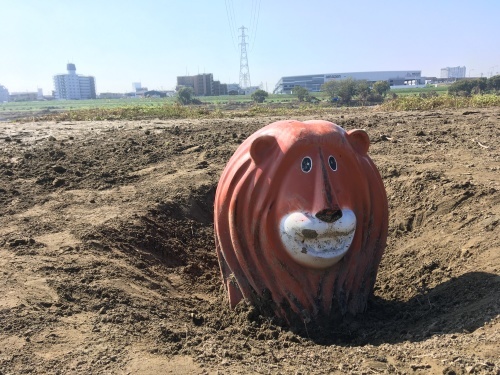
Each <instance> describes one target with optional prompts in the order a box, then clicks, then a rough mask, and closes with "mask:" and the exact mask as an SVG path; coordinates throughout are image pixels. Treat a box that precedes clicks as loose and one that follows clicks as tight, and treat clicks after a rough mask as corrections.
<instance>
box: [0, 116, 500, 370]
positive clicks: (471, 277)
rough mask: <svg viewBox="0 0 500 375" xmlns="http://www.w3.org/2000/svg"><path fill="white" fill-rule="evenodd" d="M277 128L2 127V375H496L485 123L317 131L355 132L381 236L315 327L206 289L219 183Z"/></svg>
mask: <svg viewBox="0 0 500 375" xmlns="http://www.w3.org/2000/svg"><path fill="white" fill-rule="evenodd" d="M278 119H281V118H251V119H227V120H176V121H141V122H127V121H115V122H78V123H70V122H61V123H54V122H52V123H40V122H34V123H16V124H14V123H0V295H1V296H2V297H1V298H0V374H2V375H6V374H23V373H33V374H46V373H53V374H70V373H82V374H89V373H92V374H115V373H117V374H122V373H123V374H160V373H167V374H168V373H172V374H182V373H185V374H193V373H194V374H196V373H216V372H217V371H219V372H220V373H227V374H234V373H240V374H250V373H266V374H267V373H283V374H289V373H292V374H293V373H295V374H330V373H339V374H340V373H353V374H372V373H375V374H376V373H394V374H406V373H407V374H429V373H432V374H468V373H474V374H498V373H500V360H499V358H500V348H499V346H500V277H499V273H500V255H499V254H500V236H499V227H498V223H499V219H500V193H499V189H500V187H499V184H500V179H499V169H500V153H499V149H500V145H499V139H500V130H499V129H500V109H481V110H479V111H471V110H457V111H455V110H442V111H436V112H418V113H414V112H405V113H384V112H375V111H373V110H371V109H370V110H339V111H338V112H337V113H336V114H335V115H333V116H331V117H329V118H324V119H325V120H329V121H333V122H335V123H337V124H339V125H341V126H343V127H345V128H346V129H353V128H364V129H366V130H367V131H368V133H369V135H370V137H371V139H372V146H371V149H370V155H371V157H372V159H373V160H374V161H375V163H376V164H377V166H378V167H379V169H380V172H381V174H382V177H383V179H384V183H385V185H386V189H387V193H388V197H389V205H390V228H389V239H388V247H387V249H386V252H385V254H384V257H383V259H382V264H381V266H380V270H379V275H378V279H377V283H376V287H375V295H374V297H373V298H372V300H371V301H370V304H369V308H368V311H367V312H366V313H364V314H362V315H358V316H356V317H346V319H345V320H344V322H342V323H335V324H331V325H329V326H323V327H317V326H314V325H313V324H307V325H305V324H304V325H299V326H295V327H286V326H283V325H280V324H279V322H277V321H276V320H275V319H273V318H272V317H271V316H268V315H265V314H263V313H262V314H261V313H259V311H257V310H255V309H253V308H251V307H246V306H239V307H238V308H237V309H236V311H231V310H230V309H229V308H228V306H227V301H226V299H225V296H224V294H223V291H222V288H221V281H220V274H219V269H218V264H217V259H216V255H215V250H214V240H213V229H212V224H213V223H212V205H213V197H214V191H215V187H216V185H217V181H218V177H219V175H220V173H221V171H222V169H223V168H224V166H225V164H226V162H227V161H228V159H229V157H230V156H231V154H232V153H233V152H234V150H235V149H236V147H237V146H238V145H239V144H240V143H241V142H242V141H243V140H244V139H245V138H246V137H247V136H249V135H250V134H251V133H253V132H254V131H255V130H257V129H259V128H260V127H262V126H264V125H266V124H268V123H270V122H272V121H275V120H278ZM299 119H300V118H299Z"/></svg>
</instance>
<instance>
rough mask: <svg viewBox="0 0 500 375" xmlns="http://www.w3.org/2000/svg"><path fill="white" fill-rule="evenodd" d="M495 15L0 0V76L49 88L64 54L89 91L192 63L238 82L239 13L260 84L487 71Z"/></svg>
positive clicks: (13, 83)
mask: <svg viewBox="0 0 500 375" xmlns="http://www.w3.org/2000/svg"><path fill="white" fill-rule="evenodd" d="M259 4H260V6H259ZM228 10H229V12H228ZM231 10H232V11H231ZM228 14H229V15H230V16H231V17H229V18H228ZM499 16H500V1H499V0H474V1H464V0H455V1H452V0H432V1H431V0H420V1H407V0H380V1H374V0H344V1H337V0H307V1H305V0H302V1H296V0H264V1H261V0H140V1H138V0H133V1H130V0H85V1H66V0H44V1H40V0H0V84H2V85H4V86H6V87H7V88H8V89H9V91H10V92H16V91H35V90H36V89H37V88H42V89H43V90H44V93H45V94H49V93H50V92H51V90H53V83H52V76H53V75H55V74H60V73H66V64H67V63H68V62H72V63H74V64H76V68H77V73H78V74H83V75H92V76H94V77H95V78H96V86H97V92H109V91H112V92H125V91H131V90H132V82H141V83H142V85H143V86H146V87H148V88H149V89H165V90H167V89H174V87H175V85H176V77H177V76H178V75H185V74H186V73H188V74H191V75H192V74H197V73H198V72H200V73H203V72H205V73H213V75H214V78H215V79H218V80H220V81H222V82H224V83H231V82H238V81H239V69H240V50H239V46H238V38H237V35H238V33H239V31H238V30H236V28H238V27H240V26H241V25H244V26H246V27H247V28H248V30H247V34H249V38H248V41H249V42H250V44H249V46H248V48H247V52H248V62H249V68H250V77H251V83H252V85H259V84H261V83H262V84H263V86H264V88H266V87H267V89H268V91H272V90H273V88H274V86H275V84H276V82H277V81H278V80H279V78H280V77H282V76H287V75H302V74H313V73H336V72H359V71H380V70H407V69H409V70H421V71H422V75H424V76H437V77H439V75H440V69H441V68H443V67H447V66H464V65H465V66H466V67H467V75H469V73H470V75H471V76H479V75H481V73H482V74H483V76H485V77H489V76H490V72H491V71H493V74H496V73H497V72H499V71H500V19H499ZM229 20H231V22H230V21H229ZM472 69H473V70H472Z"/></svg>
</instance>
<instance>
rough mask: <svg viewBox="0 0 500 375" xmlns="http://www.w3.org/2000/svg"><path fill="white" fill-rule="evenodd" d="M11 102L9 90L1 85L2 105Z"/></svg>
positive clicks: (0, 97)
mask: <svg viewBox="0 0 500 375" xmlns="http://www.w3.org/2000/svg"><path fill="white" fill-rule="evenodd" d="M8 101H9V90H7V88H6V87H5V86H2V85H0V103H3V102H8Z"/></svg>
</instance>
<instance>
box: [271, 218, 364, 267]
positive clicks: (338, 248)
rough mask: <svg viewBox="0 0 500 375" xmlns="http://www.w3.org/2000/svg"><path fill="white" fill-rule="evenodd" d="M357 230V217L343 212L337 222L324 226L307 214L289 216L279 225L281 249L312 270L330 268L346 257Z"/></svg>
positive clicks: (325, 223)
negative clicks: (282, 247)
mask: <svg viewBox="0 0 500 375" xmlns="http://www.w3.org/2000/svg"><path fill="white" fill-rule="evenodd" d="M355 230H356V215H355V214H354V212H353V211H351V210H349V209H344V210H342V215H341V217H340V218H338V219H337V220H335V221H334V222H326V221H322V220H320V219H318V218H317V217H316V216H314V215H311V214H309V213H306V212H300V211H297V212H292V213H289V214H287V215H285V216H284V217H283V218H282V219H281V221H280V236H281V241H282V242H283V246H284V247H285V249H286V250H287V252H288V253H289V254H290V256H291V257H292V258H293V259H294V260H295V261H296V262H297V263H300V264H302V265H304V266H306V267H311V268H327V267H330V266H333V265H334V264H335V263H337V262H338V261H339V260H340V259H342V257H343V256H344V255H345V254H346V253H347V251H348V250H349V247H350V246H351V243H352V240H353V238H354V233H355Z"/></svg>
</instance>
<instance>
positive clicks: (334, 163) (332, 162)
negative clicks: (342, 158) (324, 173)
mask: <svg viewBox="0 0 500 375" xmlns="http://www.w3.org/2000/svg"><path fill="white" fill-rule="evenodd" d="M328 164H329V165H330V168H332V171H336V170H337V160H335V158H334V157H333V156H332V155H330V157H329V158H328Z"/></svg>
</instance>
